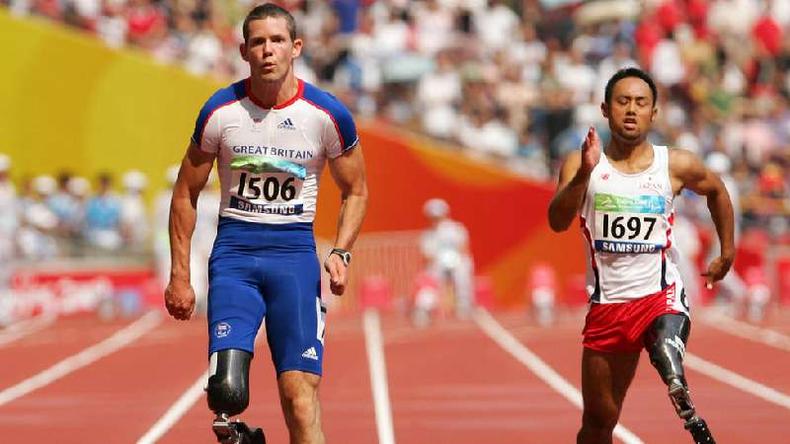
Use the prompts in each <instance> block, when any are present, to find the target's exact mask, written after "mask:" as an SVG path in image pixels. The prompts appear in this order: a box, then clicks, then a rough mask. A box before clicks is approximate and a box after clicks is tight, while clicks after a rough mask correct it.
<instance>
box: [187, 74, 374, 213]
mask: <svg viewBox="0 0 790 444" xmlns="http://www.w3.org/2000/svg"><path fill="white" fill-rule="evenodd" d="M192 141H193V143H195V144H196V145H197V146H199V147H200V149H202V150H203V151H206V152H210V153H217V169H218V171H219V178H220V187H221V189H222V201H221V203H220V207H219V214H220V216H224V217H230V218H234V219H240V220H244V221H248V222H260V223H269V224H284V223H292V222H312V221H313V218H314V217H315V208H316V199H317V198H318V183H319V180H320V178H321V171H322V170H323V168H324V164H325V163H326V159H327V158H329V159H332V158H335V157H337V156H339V155H341V154H342V153H343V152H345V151H347V150H349V149H352V148H354V147H355V146H356V144H357V142H358V137H357V131H356V127H355V126H354V121H353V119H352V117H351V113H349V111H348V109H346V107H345V106H343V104H342V103H340V101H338V100H337V99H336V98H335V97H334V96H332V95H331V94H329V93H327V92H325V91H322V90H320V89H318V88H317V87H315V86H313V85H311V84H309V83H305V82H303V81H301V80H299V90H298V93H297V94H296V96H294V97H293V98H292V99H291V100H289V101H288V102H286V103H284V104H282V105H278V106H276V107H274V108H271V109H269V108H264V107H262V106H260V105H258V104H256V102H255V99H254V98H253V97H252V96H251V95H250V94H249V79H247V80H242V81H239V82H236V83H234V84H232V85H230V86H229V87H227V88H224V89H221V90H219V91H217V92H216V93H215V94H214V95H213V96H212V97H211V98H210V99H209V100H208V101H207V102H206V104H205V105H204V106H203V108H202V109H201V111H200V115H199V116H198V119H197V122H196V124H195V132H194V133H193V135H192Z"/></svg>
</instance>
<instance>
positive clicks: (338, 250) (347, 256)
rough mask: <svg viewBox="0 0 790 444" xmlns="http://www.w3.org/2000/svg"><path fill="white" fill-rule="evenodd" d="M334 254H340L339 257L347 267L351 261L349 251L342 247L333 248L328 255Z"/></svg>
mask: <svg viewBox="0 0 790 444" xmlns="http://www.w3.org/2000/svg"><path fill="white" fill-rule="evenodd" d="M333 254H336V255H338V256H340V259H343V264H345V265H346V267H348V264H350V263H351V252H350V251H348V250H344V249H342V248H333V249H332V251H330V252H329V255H330V256H331V255H333Z"/></svg>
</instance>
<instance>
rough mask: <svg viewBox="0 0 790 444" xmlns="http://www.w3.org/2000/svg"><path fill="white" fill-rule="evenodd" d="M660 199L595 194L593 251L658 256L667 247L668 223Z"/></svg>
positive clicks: (662, 202) (663, 201) (663, 202)
mask: <svg viewBox="0 0 790 444" xmlns="http://www.w3.org/2000/svg"><path fill="white" fill-rule="evenodd" d="M665 205H666V201H665V200H664V197H662V196H656V195H643V196H617V195H613V194H596V195H595V233H594V241H595V250H596V251H599V252H603V253H622V254H634V253H657V252H659V251H661V249H663V248H664V247H665V246H666V243H667V228H668V225H669V224H668V222H667V219H666V217H665V216H664V210H665Z"/></svg>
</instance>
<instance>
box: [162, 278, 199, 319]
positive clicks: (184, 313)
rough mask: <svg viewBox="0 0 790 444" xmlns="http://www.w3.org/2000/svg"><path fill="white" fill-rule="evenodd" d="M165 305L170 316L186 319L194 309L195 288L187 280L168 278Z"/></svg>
mask: <svg viewBox="0 0 790 444" xmlns="http://www.w3.org/2000/svg"><path fill="white" fill-rule="evenodd" d="M165 307H167V312H168V313H170V316H172V317H174V318H176V319H178V320H180V321H186V320H189V318H190V317H192V312H193V311H195V290H194V289H192V285H191V284H190V283H189V281H184V280H181V279H170V283H168V284H167V288H166V289H165Z"/></svg>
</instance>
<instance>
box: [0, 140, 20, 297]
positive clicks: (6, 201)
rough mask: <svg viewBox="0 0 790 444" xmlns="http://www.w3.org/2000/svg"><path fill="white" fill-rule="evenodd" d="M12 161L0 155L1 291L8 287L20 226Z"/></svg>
mask: <svg viewBox="0 0 790 444" xmlns="http://www.w3.org/2000/svg"><path fill="white" fill-rule="evenodd" d="M10 170H11V159H10V158H9V157H8V156H7V155H5V154H0V290H2V289H4V288H6V287H7V286H8V278H9V277H10V272H11V270H10V267H9V263H10V262H11V260H12V259H13V258H14V254H15V250H16V249H15V247H14V236H15V233H16V229H17V227H18V225H19V216H18V213H17V202H16V188H15V187H14V184H13V183H12V182H11V180H10V178H9V174H10Z"/></svg>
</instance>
